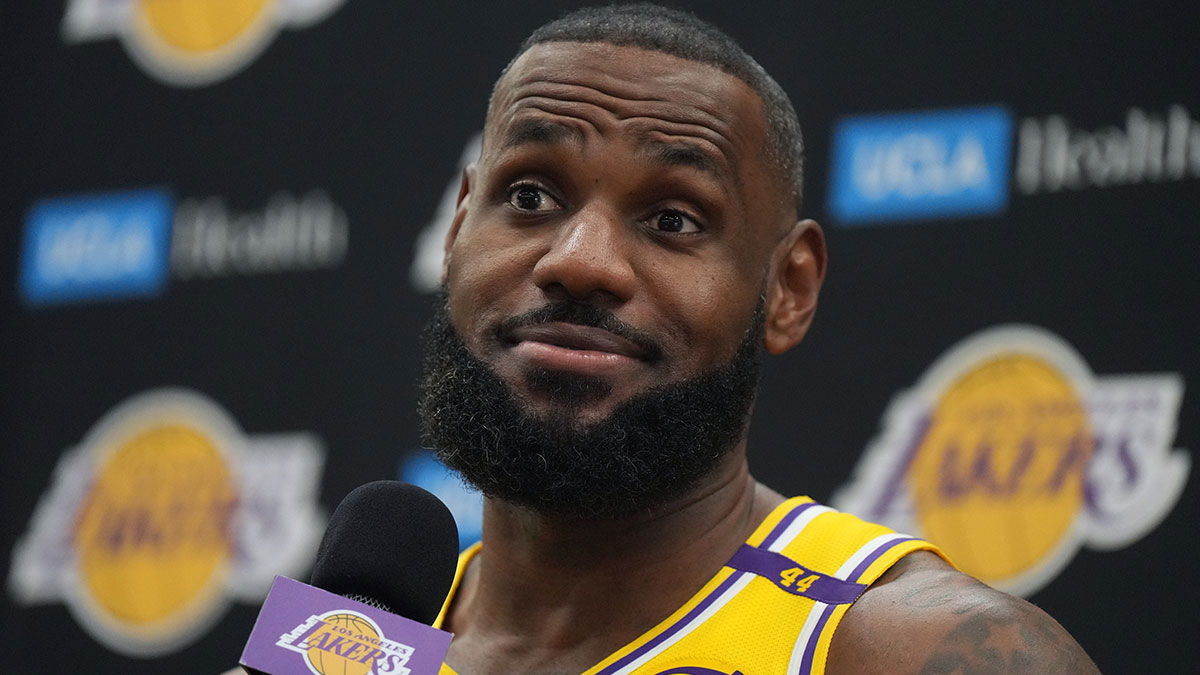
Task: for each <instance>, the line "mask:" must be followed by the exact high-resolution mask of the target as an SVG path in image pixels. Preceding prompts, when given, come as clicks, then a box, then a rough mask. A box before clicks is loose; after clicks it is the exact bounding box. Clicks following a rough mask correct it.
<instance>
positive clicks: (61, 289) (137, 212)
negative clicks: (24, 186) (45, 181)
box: [20, 190, 174, 305]
mask: <svg viewBox="0 0 1200 675" xmlns="http://www.w3.org/2000/svg"><path fill="white" fill-rule="evenodd" d="M173 212H174V200H173V199H172V197H171V195H170V193H168V192H167V191H166V190H132V191H126V192H111V193H106V194H98V195H89V196H72V197H60V198H55V199H45V200H42V201H40V202H38V203H36V204H34V205H33V207H32V208H31V209H30V211H29V215H28V217H27V219H26V223H25V240H24V245H23V249H22V252H21V273H20V291H21V297H22V299H23V300H24V301H25V302H26V303H27V304H30V305H41V304H51V303H59V302H72V301H79V300H90V299H102V298H123V297H145V296H152V295H156V294H158V293H160V292H161V291H162V290H163V288H164V287H165V286H166V283H167V271H168V253H169V246H170V234H171V220H172V216H173Z"/></svg>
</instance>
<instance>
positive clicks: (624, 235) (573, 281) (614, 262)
mask: <svg viewBox="0 0 1200 675" xmlns="http://www.w3.org/2000/svg"><path fill="white" fill-rule="evenodd" d="M630 228H631V225H630V224H629V223H627V222H624V221H623V220H622V218H621V217H620V216H619V215H617V214H615V213H613V212H612V211H611V210H610V209H606V208H604V207H603V206H600V205H596V206H592V207H588V208H584V209H581V210H580V211H578V212H577V213H575V214H574V215H573V217H572V218H571V219H570V220H568V221H567V222H565V223H564V225H563V226H562V227H561V228H559V229H558V231H557V232H555V236H554V238H553V240H552V241H551V243H550V247H549V249H547V250H546V252H545V253H544V254H543V255H542V257H541V259H539V260H538V262H537V264H536V265H534V268H533V281H534V283H536V284H537V285H538V286H539V287H540V288H542V289H543V290H545V291H550V292H554V291H556V290H561V291H565V292H566V294H567V295H569V296H570V297H571V298H573V299H576V300H594V299H596V298H597V296H602V297H603V296H607V297H605V298H604V299H605V300H606V301H608V302H612V301H614V300H615V301H617V302H625V301H627V300H629V299H630V298H631V297H632V296H633V292H634V289H635V276H634V271H633V267H632V265H631V264H630V260H629V255H628V253H629V246H630V245H631V244H632V243H633V242H631V241H630V238H631V235H632V231H631V230H630Z"/></svg>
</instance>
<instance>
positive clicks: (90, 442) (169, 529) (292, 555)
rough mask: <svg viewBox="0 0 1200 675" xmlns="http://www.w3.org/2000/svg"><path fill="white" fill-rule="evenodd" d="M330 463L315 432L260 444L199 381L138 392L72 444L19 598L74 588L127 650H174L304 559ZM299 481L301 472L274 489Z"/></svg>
mask: <svg viewBox="0 0 1200 675" xmlns="http://www.w3.org/2000/svg"><path fill="white" fill-rule="evenodd" d="M252 446H256V447H252ZM320 462H321V458H320V448H319V446H318V445H317V444H316V443H315V442H314V440H313V439H312V438H311V437H308V436H306V435H293V436H276V437H273V439H272V440H271V441H268V442H266V443H264V442H263V441H261V440H259V441H253V442H252V441H251V440H250V439H247V438H246V437H245V436H243V435H242V433H241V432H240V431H239V430H238V429H237V427H236V425H235V424H234V422H233V421H232V419H231V418H230V417H229V416H228V414H227V413H225V412H224V411H223V410H222V409H221V408H219V407H218V406H217V405H216V404H215V403H213V402H212V401H210V400H208V399H207V398H204V397H203V396H201V395H199V394H196V393H195V392H190V391H186V390H180V389H165V390H156V391H152V392H148V393H145V394H142V395H140V396H137V397H134V398H133V399H131V400H129V401H127V402H126V403H124V404H122V405H120V406H118V407H117V408H116V409H114V410H113V411H112V412H110V413H109V414H108V415H106V416H105V417H104V418H103V419H102V420H100V422H98V423H97V424H96V425H95V427H93V429H92V430H91V432H89V434H88V435H87V437H86V438H85V440H84V442H83V443H82V444H81V446H80V447H79V448H77V449H75V450H73V451H70V452H68V453H66V454H65V455H64V456H63V459H62V460H61V461H60V464H59V467H58V469H57V471H56V473H55V483H54V485H53V488H52V490H51V491H49V492H48V493H47V494H46V496H44V497H43V499H42V501H41V503H39V505H38V509H37V511H36V512H35V514H34V518H33V522H32V524H31V527H30V532H29V533H28V534H27V535H26V536H25V537H24V538H23V539H22V540H21V542H19V543H18V545H17V547H16V549H14V560H13V566H12V578H11V579H10V586H11V588H12V590H13V593H14V596H16V598H17V600H18V601H21V602H23V603H24V604H34V603H39V602H49V601H53V600H56V599H62V600H64V601H65V602H66V603H67V604H68V605H69V606H70V608H71V610H72V611H73V613H74V614H75V615H76V617H77V618H78V619H79V621H80V624H81V625H82V626H83V627H84V628H85V629H87V630H88V631H89V632H90V633H92V635H94V636H95V637H96V638H97V639H99V640H100V641H101V642H104V643H105V644H108V645H109V646H111V647H112V648H113V649H115V650H117V651H120V652H124V653H128V654H132V655H142V656H149V655H155V654H162V653H166V652H169V651H172V650H174V649H176V648H178V647H181V646H182V645H184V644H187V643H188V642H190V641H191V640H192V639H194V638H195V637H197V636H198V635H200V634H202V633H203V632H204V631H205V630H207V629H208V627H209V626H211V625H212V624H213V623H214V622H215V621H216V620H217V618H218V617H219V615H220V613H221V612H222V611H223V610H224V608H225V606H226V605H227V604H228V602H229V599H230V597H231V596H233V597H242V598H244V599H247V600H256V599H258V598H261V596H262V594H263V593H264V592H265V590H266V587H267V586H269V584H270V581H271V578H272V577H273V575H274V574H275V573H288V572H287V571H290V572H291V573H297V572H299V571H301V570H302V569H303V567H304V565H305V563H306V562H307V560H308V557H309V556H310V555H311V553H312V551H313V549H314V544H315V542H316V536H317V535H318V534H319V531H320V526H321V519H320V518H319V514H318V513H316V510H315V494H314V492H315V485H316V481H317V478H318V475H317V474H318V473H319V469H320ZM268 472H269V473H268ZM286 480H296V481H298V483H296V485H295V486H294V487H292V486H288V487H282V488H281V487H276V488H275V489H274V490H272V489H271V488H269V487H267V486H268V485H269V484H270V483H271V482H272V481H275V482H276V484H277V485H278V482H279V481H286ZM251 493H252V496H253V499H248V498H247V497H248V496H251ZM288 493H292V494H288ZM273 527H281V528H282V529H283V530H286V531H288V532H287V533H284V532H271V533H266V532H264V531H265V530H267V529H268V528H273ZM264 536H265V537H266V538H267V539H268V540H269V541H268V542H267V545H268V546H272V547H276V548H274V550H271V549H264V548H262V544H261V538H262V537H264ZM282 537H286V538H287V539H281V538H282ZM292 537H295V539H294V540H293V539H291V538H292Z"/></svg>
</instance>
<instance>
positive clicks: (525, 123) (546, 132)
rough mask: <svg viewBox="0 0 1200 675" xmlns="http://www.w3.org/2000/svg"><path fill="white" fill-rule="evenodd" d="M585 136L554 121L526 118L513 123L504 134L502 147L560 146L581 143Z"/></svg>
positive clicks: (573, 128)
mask: <svg viewBox="0 0 1200 675" xmlns="http://www.w3.org/2000/svg"><path fill="white" fill-rule="evenodd" d="M582 140H583V135H582V134H581V133H580V131H579V129H576V128H575V127H573V126H569V125H566V124H562V123H561V122H556V121H553V120H544V119H535V118H530V117H526V118H525V119H522V120H517V121H516V122H513V123H512V124H511V125H510V126H509V127H508V130H507V131H505V133H504V142H503V144H502V146H501V147H504V148H511V147H515V146H518V145H525V144H530V143H532V144H537V145H558V144H561V143H579V142H581V141H582Z"/></svg>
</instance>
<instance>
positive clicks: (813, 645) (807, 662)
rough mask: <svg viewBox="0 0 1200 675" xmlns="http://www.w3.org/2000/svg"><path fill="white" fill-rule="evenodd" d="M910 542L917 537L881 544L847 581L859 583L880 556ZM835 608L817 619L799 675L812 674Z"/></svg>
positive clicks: (806, 646)
mask: <svg viewBox="0 0 1200 675" xmlns="http://www.w3.org/2000/svg"><path fill="white" fill-rule="evenodd" d="M908 541H916V537H901V538H899V539H891V540H889V541H886V542H884V543H883V544H880V545H879V546H878V547H877V548H876V549H875V550H874V551H872V552H871V554H870V555H868V556H867V557H866V558H863V559H862V562H860V563H858V566H857V567H855V568H854V570H853V571H851V572H850V574H847V575H846V580H847V581H858V578H859V577H860V576H862V574H863V572H866V571H867V568H868V567H870V566H871V563H873V562H875V561H876V560H879V558H880V556H882V555H883V554H884V553H887V552H888V551H890V550H892V549H893V548H895V547H896V546H899V545H900V544H903V543H905V542H908ZM835 608H836V605H826V606H825V609H824V610H822V612H821V617H820V618H819V619H817V626H816V628H814V629H813V632H812V635H809V636H808V644H806V645H804V658H803V659H802V660H801V661H800V670H799V672H798V673H797V675H800V673H811V672H812V662H813V658H814V657H815V656H816V653H817V642H818V641H820V639H821V633H822V632H824V631H825V624H826V623H828V621H829V617H830V615H832V614H833V610H834V609H835Z"/></svg>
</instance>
